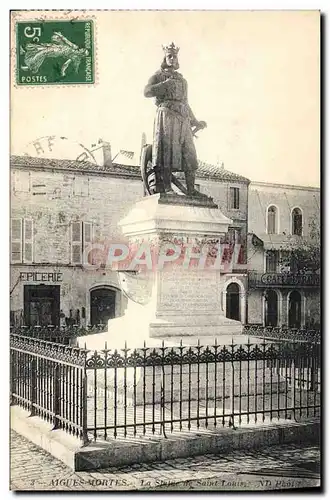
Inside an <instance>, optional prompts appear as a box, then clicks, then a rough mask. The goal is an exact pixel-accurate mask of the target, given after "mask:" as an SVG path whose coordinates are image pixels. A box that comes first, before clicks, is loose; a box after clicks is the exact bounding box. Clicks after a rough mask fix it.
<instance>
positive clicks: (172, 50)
mask: <svg viewBox="0 0 330 500" xmlns="http://www.w3.org/2000/svg"><path fill="white" fill-rule="evenodd" d="M179 50H180V48H179V47H177V46H176V45H175V43H174V42H172V43H169V44H168V45H163V51H164V59H163V62H162V66H161V67H162V69H172V70H177V69H179V60H178V52H179Z"/></svg>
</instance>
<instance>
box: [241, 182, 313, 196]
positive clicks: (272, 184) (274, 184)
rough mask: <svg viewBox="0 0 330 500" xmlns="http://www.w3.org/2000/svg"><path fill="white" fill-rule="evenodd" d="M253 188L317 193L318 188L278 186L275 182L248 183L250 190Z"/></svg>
mask: <svg viewBox="0 0 330 500" xmlns="http://www.w3.org/2000/svg"><path fill="white" fill-rule="evenodd" d="M254 187H269V188H275V189H294V190H297V191H312V192H316V193H319V192H320V188H319V187H315V186H301V185H295V184H280V183H276V182H262V181H251V182H250V189H252V188H254Z"/></svg>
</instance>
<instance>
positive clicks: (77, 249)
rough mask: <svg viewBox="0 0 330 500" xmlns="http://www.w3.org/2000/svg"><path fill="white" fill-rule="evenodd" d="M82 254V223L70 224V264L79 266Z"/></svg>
mask: <svg viewBox="0 0 330 500" xmlns="http://www.w3.org/2000/svg"><path fill="white" fill-rule="evenodd" d="M81 254H82V223H81V222H80V221H79V222H72V223H71V263H72V264H81Z"/></svg>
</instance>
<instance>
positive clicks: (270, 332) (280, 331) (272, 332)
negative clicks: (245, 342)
mask: <svg viewBox="0 0 330 500" xmlns="http://www.w3.org/2000/svg"><path fill="white" fill-rule="evenodd" d="M243 333H245V334H246V335H252V336H255V337H262V338H264V339H270V340H276V339H278V340H284V341H293V342H295V341H298V342H300V341H307V342H320V341H321V331H320V330H319V329H310V328H289V327H284V326H283V327H275V326H262V325H244V327H243Z"/></svg>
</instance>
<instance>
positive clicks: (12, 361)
mask: <svg viewBox="0 0 330 500" xmlns="http://www.w3.org/2000/svg"><path fill="white" fill-rule="evenodd" d="M10 354H11V355H10V406H12V405H13V404H14V397H13V393H14V392H15V393H16V392H17V391H16V383H17V380H16V377H17V374H16V363H15V354H16V353H15V351H14V350H13V349H11V352H10Z"/></svg>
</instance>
